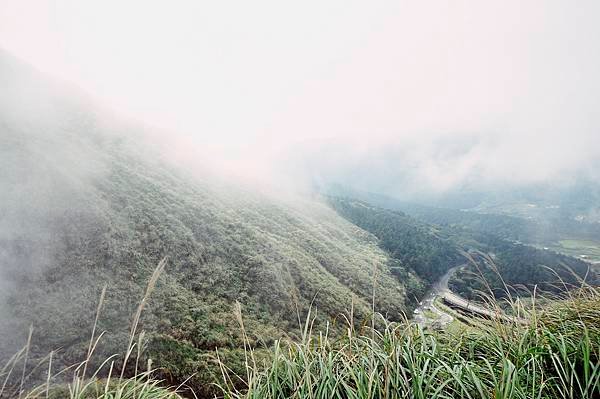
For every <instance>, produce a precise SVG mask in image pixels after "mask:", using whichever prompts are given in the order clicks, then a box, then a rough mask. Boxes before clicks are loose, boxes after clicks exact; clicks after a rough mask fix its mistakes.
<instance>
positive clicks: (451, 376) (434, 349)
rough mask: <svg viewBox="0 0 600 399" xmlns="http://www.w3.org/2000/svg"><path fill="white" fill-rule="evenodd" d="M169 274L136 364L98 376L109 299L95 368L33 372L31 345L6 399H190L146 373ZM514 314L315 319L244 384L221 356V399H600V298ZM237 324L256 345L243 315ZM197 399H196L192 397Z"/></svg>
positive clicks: (132, 359) (11, 373)
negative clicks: (318, 327) (462, 322)
mask: <svg viewBox="0 0 600 399" xmlns="http://www.w3.org/2000/svg"><path fill="white" fill-rule="evenodd" d="M164 266H165V263H164V261H163V262H161V264H159V266H158V267H157V269H156V270H155V272H154V274H153V275H152V277H151V279H150V282H149V284H148V288H147V290H146V293H145V295H144V297H143V298H142V301H141V303H140V306H139V307H138V309H137V312H136V313H135V315H134V317H133V321H132V325H131V329H130V338H129V342H128V346H127V348H125V351H124V354H122V355H120V356H116V355H115V356H112V357H109V358H108V359H106V360H105V361H104V363H103V364H102V365H101V366H100V367H99V368H97V369H95V370H88V366H89V364H90V359H91V356H92V354H93V353H94V350H95V349H96V346H97V345H98V343H99V342H100V340H101V338H102V335H103V334H102V333H99V334H97V332H96V325H97V321H98V317H99V315H100V313H101V308H102V303H103V299H104V291H103V293H102V295H101V298H100V301H99V304H98V309H97V312H96V316H95V319H94V321H93V326H92V329H91V337H90V341H89V346H88V351H87V356H86V358H85V359H84V360H83V361H82V362H81V363H79V364H76V365H74V366H72V367H69V368H66V369H62V370H58V371H55V370H54V369H53V366H52V359H53V353H50V354H49V355H48V356H47V357H46V358H44V359H42V360H41V361H37V363H36V364H29V363H28V355H29V348H30V347H31V342H30V339H29V340H28V342H27V344H26V345H25V346H24V348H23V349H22V350H21V351H19V352H18V353H17V354H15V356H13V358H12V359H10V360H9V362H8V363H7V364H6V365H5V366H4V367H2V368H0V398H4V397H6V398H9V397H10V398H13V397H18V398H23V399H34V398H36V399H37V398H57V399H58V398H67V399H94V398H95V399H175V398H181V396H180V395H181V394H180V391H181V389H180V388H182V387H183V385H184V384H182V385H180V386H179V387H165V386H163V384H162V382H161V381H158V380H156V379H155V377H154V375H155V373H154V370H153V369H152V366H151V364H150V363H148V364H146V365H140V364H138V359H140V358H141V356H140V355H141V352H142V351H143V348H144V342H145V340H144V333H143V332H141V333H140V332H138V331H137V329H138V323H139V320H140V315H141V313H142V311H143V309H144V305H145V303H146V302H147V300H148V298H149V296H150V294H151V292H152V289H153V287H154V285H155V284H156V281H157V279H158V276H159V275H160V273H161V272H162V269H163V268H164ZM374 289H375V288H374ZM374 292H375V291H374ZM510 303H511V305H512V306H513V313H514V314H515V315H519V316H520V317H519V319H517V318H515V319H514V322H511V319H510V317H506V316H505V315H500V313H499V316H498V318H497V319H494V320H488V321H485V322H484V321H479V322H478V323H477V328H476V329H474V328H471V329H467V330H464V331H463V332H460V333H450V332H444V331H424V330H423V329H421V328H419V327H418V326H416V325H414V324H412V323H410V321H404V322H401V323H389V322H387V321H386V320H385V318H384V317H381V316H379V317H380V319H381V320H380V321H379V320H378V322H375V321H374V320H372V321H371V322H370V323H363V327H361V329H359V330H356V329H355V327H354V326H355V324H356V323H355V322H354V320H352V316H351V315H350V316H349V317H348V318H347V319H345V321H346V325H347V328H346V333H345V334H342V335H341V336H340V334H339V333H335V334H333V333H331V334H330V332H329V331H328V330H326V331H319V332H317V331H313V328H312V326H313V322H314V320H315V317H314V316H313V315H311V312H310V311H309V314H308V316H307V317H306V321H305V323H304V325H303V326H301V330H302V334H301V339H300V340H299V341H291V340H279V341H276V343H275V345H274V346H273V347H272V348H268V350H267V351H266V352H267V355H266V356H265V355H264V352H265V351H264V350H261V356H260V357H259V356H257V354H256V351H255V350H256V348H254V347H252V346H251V345H250V340H248V339H247V338H246V339H245V344H244V348H240V349H243V351H244V353H245V368H246V370H245V371H246V372H245V373H244V374H243V375H238V374H235V373H234V372H233V371H232V370H231V369H230V368H229V367H228V365H227V364H225V363H224V362H222V361H221V360H220V357H219V351H216V353H215V360H216V361H217V362H219V364H220V366H221V371H222V379H221V381H220V382H216V383H215V388H217V390H216V391H217V392H220V397H224V398H227V399H283V398H298V399H300V398H302V399H304V398H309V399H321V398H323V399H325V398H327V399H329V398H340V399H342V398H343V399H351V398H356V399H359V398H360V399H370V398H373V399H375V398H386V399H387V398H389V399H393V398H415V399H425V398H431V399H436V398H480V399H483V398H486V399H488V398H494V399H504V398H515V399H521V398H523V399H525V398H527V399H530V398H536V399H550V398H552V399H555V398H568V399H574V398H580V399H591V398H600V360H599V359H600V289H598V288H593V287H589V286H585V285H582V287H580V288H579V289H577V290H574V291H570V292H569V293H568V294H567V295H566V296H565V297H564V298H563V299H561V300H556V301H553V302H551V304H550V305H545V306H544V307H539V306H538V305H537V304H536V300H535V295H534V299H533V300H532V301H529V302H528V303H529V304H528V305H527V307H526V306H525V305H523V304H522V303H521V302H519V301H511V302H510ZM497 308H500V306H497ZM234 313H235V316H236V318H237V319H238V322H239V324H240V328H241V332H242V336H244V337H247V333H246V330H245V327H244V320H243V315H242V307H241V305H240V304H236V306H235V308H234ZM351 314H352V313H351ZM523 319H526V320H527V322H526V323H523ZM375 326H377V328H375ZM337 331H339V329H338V330H337ZM29 337H31V333H30V335H29ZM128 362H129V366H128ZM131 363H133V364H131ZM126 369H127V370H132V371H128V373H126V372H125V370H126ZM40 370H44V373H45V375H46V376H47V377H46V382H45V383H42V384H39V385H38V386H35V387H31V386H30V384H28V379H29V376H30V375H31V374H33V373H34V372H36V371H37V373H38V374H39V371H40ZM126 374H127V376H126ZM60 376H62V377H63V379H62V382H61V383H60V384H57V383H56V381H57V378H58V377H60ZM67 376H68V378H65V377H67ZM185 395H186V396H190V397H193V396H195V394H194V392H192V391H190V390H187V391H186V392H185Z"/></svg>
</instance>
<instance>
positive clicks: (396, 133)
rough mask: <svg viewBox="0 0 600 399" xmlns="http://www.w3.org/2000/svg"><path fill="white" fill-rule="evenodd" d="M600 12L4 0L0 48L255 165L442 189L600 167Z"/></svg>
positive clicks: (533, 7) (572, 5)
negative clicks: (362, 171)
mask: <svg viewBox="0 0 600 399" xmlns="http://www.w3.org/2000/svg"><path fill="white" fill-rule="evenodd" d="M599 20H600V2H599V1H583V0H578V1H550V0H546V1H522V0H519V1H495V2H491V1H489V2H488V1H478V0H473V1H458V0H454V1H399V0H396V1H351V0H340V1H332V0H319V1H308V0H304V1H297V2H287V1H281V0H273V1H260V0H257V1H210V2H209V1H170V2H166V1H160V2H159V1H156V2H153V1H148V0H146V1H109V0H103V1H95V2H91V1H41V0H31V1H29V0H14V1H7V0H0V46H1V47H3V48H4V49H6V50H8V51H9V52H11V53H13V54H15V55H17V56H18V57H20V58H21V59H24V60H26V61H28V62H30V63H31V64H33V65H34V66H36V67H37V68H39V69H41V70H43V71H46V72H48V73H49V74H52V75H55V76H58V77H60V78H62V79H65V80H68V81H71V82H74V83H75V84H77V85H78V86H80V87H82V88H83V89H85V90H86V91H88V92H89V93H91V94H92V95H94V96H95V97H97V98H98V99H99V100H100V101H102V102H104V103H105V104H108V105H110V106H111V107H114V108H115V109H117V110H119V111H120V112H122V113H125V114H129V115H132V116H133V117H135V118H138V119H141V120H144V121H145V122H147V123H150V124H152V125H156V126H159V127H162V128H165V129H167V130H170V131H176V132H179V133H180V134H184V135H186V136H187V137H188V138H189V139H190V141H192V142H194V143H196V144H197V145H199V146H201V147H202V148H205V149H206V148H209V149H210V153H211V155H212V156H213V157H216V158H223V159H229V160H232V161H235V162H238V164H240V165H244V166H246V167H247V169H257V170H261V169H268V168H273V167H274V166H273V165H274V164H273V162H274V160H276V161H277V162H282V161H283V162H285V161H286V160H290V159H291V160H293V162H299V161H298V158H301V157H299V156H298V152H303V153H305V154H306V155H303V156H302V158H304V159H306V160H308V161H306V162H308V163H310V164H312V168H313V169H319V168H322V169H323V170H333V171H335V173H340V174H343V173H344V171H345V170H348V169H352V168H356V167H365V165H366V166H367V167H373V168H374V173H379V174H381V173H382V171H383V170H392V171H396V170H397V169H402V168H409V169H410V170H411V171H412V172H411V173H413V174H414V175H415V176H414V177H413V180H416V181H419V180H422V181H423V182H424V183H427V184H430V185H432V186H435V187H438V188H439V189H442V190H443V189H445V188H448V187H452V186H453V185H455V184H457V183H460V182H461V181H463V180H464V179H467V178H468V177H469V176H471V175H473V174H474V173H475V174H477V175H479V176H483V177H485V179H488V180H491V181H495V180H499V181H518V182H529V181H540V180H546V179H549V178H554V177H556V176H559V175H560V176H569V175H574V174H576V173H581V172H582V171H587V172H590V173H593V172H594V170H593V167H594V164H595V162H596V160H597V159H599V158H600V132H599V129H600V94H599V93H600V77H599V75H598V71H600V24H599V23H598V21H599ZM338 144H339V145H338ZM290 149H292V151H291V153H293V154H294V157H293V158H289V154H290ZM290 162H291V161H290ZM595 165H596V166H597V163H596V164H595ZM299 167H302V166H299ZM392 175H393V173H392Z"/></svg>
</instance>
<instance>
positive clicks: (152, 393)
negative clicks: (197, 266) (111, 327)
mask: <svg viewBox="0 0 600 399" xmlns="http://www.w3.org/2000/svg"><path fill="white" fill-rule="evenodd" d="M165 265H166V259H163V260H162V261H161V262H160V263H159V264H158V266H157V267H156V269H155V270H154V273H153V274H152V276H151V277H150V280H149V281H148V286H147V288H146V292H145V294H144V296H143V298H142V299H141V301H140V304H139V306H138V308H137V311H136V313H135V315H134V316H133V320H132V324H131V327H130V333H129V342H128V345H127V347H126V348H125V350H124V353H123V354H122V355H113V356H111V357H109V358H107V359H105V360H104V362H103V363H102V364H101V365H100V367H98V368H96V369H95V370H93V371H90V370H88V366H89V365H90V362H91V358H92V355H93V354H94V351H95V349H96V347H97V346H98V344H99V342H100V340H101V339H102V336H103V335H104V333H100V334H97V331H96V327H97V324H98V318H99V317H100V313H101V310H102V305H103V303H104V297H105V294H106V287H104V288H103V290H102V293H101V294H100V299H99V301H98V308H97V310H96V315H95V318H94V321H93V326H92V330H91V337H90V341H89V345H88V350H87V354H86V357H85V359H84V360H82V361H81V362H80V363H77V364H74V365H72V366H70V367H66V368H61V369H59V370H54V369H53V367H52V366H53V364H52V359H53V355H54V352H50V354H49V355H48V356H46V357H44V358H43V359H41V360H39V361H37V363H36V364H33V365H30V364H28V361H29V351H30V348H31V344H32V343H31V335H32V329H30V330H29V336H28V339H27V342H26V344H25V346H24V347H23V348H22V349H21V350H20V351H18V352H17V353H16V354H15V355H14V356H12V357H11V358H10V359H9V360H8V361H7V362H6V364H5V365H4V366H3V367H1V368H0V398H20V399H41V398H46V399H51V398H53V399H94V398H95V399H177V398H180V396H179V394H178V393H177V392H178V391H179V388H181V387H182V386H183V384H182V385H181V386H179V387H177V388H175V389H169V388H165V387H163V386H162V385H161V381H158V380H156V379H154V378H153V375H154V372H153V371H154V370H152V368H151V362H148V364H147V365H146V368H145V369H142V367H141V365H140V364H139V363H138V361H139V359H140V358H141V354H142V351H143V349H144V345H145V339H144V337H145V334H144V332H138V325H139V321H140V316H141V314H142V311H143V310H144V307H145V305H146V303H147V301H148V299H149V298H150V295H151V293H152V291H153V289H154V287H155V285H156V282H157V281H158V278H159V276H160V274H161V273H162V271H163V269H164V267H165ZM130 361H131V362H133V363H134V364H133V365H131V364H128V362H130ZM28 366H30V367H28ZM128 367H129V368H131V367H133V373H132V376H131V377H125V370H127V369H128ZM42 369H45V370H42ZM118 370H120V371H118ZM40 371H44V374H45V376H46V382H45V383H43V384H39V385H37V386H34V387H31V386H30V385H31V384H28V383H29V379H30V377H31V376H32V375H34V374H36V373H37V374H39V373H40ZM57 380H58V381H61V382H60V383H56V381H57Z"/></svg>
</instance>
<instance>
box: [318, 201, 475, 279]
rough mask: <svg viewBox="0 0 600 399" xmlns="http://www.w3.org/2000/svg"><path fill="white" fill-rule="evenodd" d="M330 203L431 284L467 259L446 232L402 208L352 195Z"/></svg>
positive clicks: (403, 264)
mask: <svg viewBox="0 0 600 399" xmlns="http://www.w3.org/2000/svg"><path fill="white" fill-rule="evenodd" d="M329 203H330V204H331V206H332V207H333V208H334V209H335V210H336V211H337V212H338V213H339V214H340V215H342V216H343V217H345V218H346V219H348V220H349V221H351V222H352V223H354V224H356V225H357V226H359V227H361V228H363V229H365V230H367V231H369V232H371V233H373V234H374V235H375V236H376V237H377V238H379V243H380V245H381V247H382V248H383V249H385V250H386V251H388V252H389V253H390V255H391V256H392V257H393V258H394V259H397V260H398V261H399V262H400V265H402V266H404V267H405V268H407V269H409V270H413V271H415V272H416V273H417V274H418V275H419V276H420V277H422V278H423V279H425V280H426V281H428V282H430V283H433V282H434V281H435V280H436V279H437V278H438V277H439V276H441V275H442V274H444V273H445V272H446V271H447V270H448V269H449V268H451V267H453V266H456V265H457V264H458V262H461V261H464V258H463V257H462V256H461V255H460V254H459V248H458V246H457V245H456V244H455V243H454V242H453V241H451V240H450V239H449V238H448V237H444V233H442V232H440V231H439V230H436V229H435V228H433V227H432V226H430V225H426V224H424V223H420V222H418V221H417V220H415V219H413V218H411V217H409V216H407V215H406V214H404V213H402V212H400V211H393V210H389V209H384V208H379V207H376V206H373V205H370V204H368V203H366V202H363V201H359V200H356V199H350V198H341V197H329Z"/></svg>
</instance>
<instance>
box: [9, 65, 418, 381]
mask: <svg viewBox="0 0 600 399" xmlns="http://www.w3.org/2000/svg"><path fill="white" fill-rule="evenodd" d="M0 76H1V77H2V78H1V79H2V80H3V82H5V83H7V85H8V84H9V83H10V90H6V91H3V92H1V93H0V104H2V107H1V108H0V166H1V167H2V170H3V173H2V174H0V187H1V190H0V200H1V203H2V205H3V206H2V209H1V212H0V277H1V280H0V281H2V290H1V292H2V293H1V294H0V296H1V298H0V303H2V304H3V305H5V306H3V307H1V308H0V312H1V314H0V316H1V317H2V319H3V321H5V322H3V323H2V326H0V330H1V331H0V337H3V339H2V340H1V341H2V342H0V344H1V346H2V347H3V348H4V352H3V353H2V352H1V351H0V354H2V355H6V354H7V353H8V351H9V350H10V349H12V348H14V347H15V346H16V345H17V344H20V343H22V342H23V340H24V335H25V333H26V330H27V327H28V326H29V325H30V324H32V325H33V326H34V336H33V342H34V345H35V348H34V349H33V352H34V355H37V356H42V355H45V354H46V353H47V352H48V351H50V350H52V349H58V348H60V351H59V352H58V354H57V355H56V358H55V359H56V363H57V364H59V363H63V364H69V363H70V362H73V361H75V360H79V359H80V357H79V356H80V355H81V354H82V353H84V352H85V350H86V348H87V347H86V345H87V339H88V337H89V334H90V330H91V325H92V322H93V316H94V312H95V309H96V306H97V303H98V297H99V294H100V291H101V288H102V286H103V285H104V284H106V285H107V286H108V291H107V296H106V301H105V303H104V305H103V308H102V313H101V316H100V321H99V330H100V331H107V334H106V336H105V337H104V340H103V344H102V345H101V348H99V351H98V359H102V358H103V357H105V356H106V355H107V354H112V353H118V352H122V350H123V349H124V348H125V346H126V339H127V333H128V327H129V324H130V317H131V315H132V314H133V313H134V311H135V308H136V306H137V304H138V302H139V300H140V298H141V297H142V295H143V291H144V288H145V285H146V282H147V280H148V278H149V276H150V275H151V273H152V271H153V269H154V267H155V266H156V265H157V264H158V262H159V261H160V260H161V259H163V258H166V259H167V262H168V264H167V267H166V270H165V273H164V274H163V275H162V276H161V278H160V279H159V282H158V285H157V287H156V290H155V292H154V293H153V296H152V298H151V301H150V303H149V305H148V307H147V311H146V312H145V313H144V317H143V319H142V324H141V328H142V329H143V330H146V331H147V332H148V335H147V336H148V337H149V338H150V346H149V353H150V354H152V356H153V358H154V359H155V360H156V361H157V364H156V363H155V364H156V365H157V366H159V367H163V372H164V375H165V378H169V379H171V380H173V381H178V380H181V379H182V378H186V377H188V376H189V375H191V374H192V373H198V374H197V376H196V377H195V378H194V380H193V383H194V384H196V385H198V386H204V384H206V383H207V382H208V381H210V379H211V373H212V372H213V370H211V367H212V366H211V362H210V361H208V360H207V358H206V356H207V355H208V354H213V353H214V350H215V348H226V349H225V352H224V355H223V356H225V357H227V356H229V357H232V358H233V359H238V364H241V361H240V360H239V359H241V358H240V357H239V356H240V355H241V353H243V351H242V352H240V348H241V335H240V333H239V332H238V331H239V329H238V327H237V322H236V319H235V317H234V315H233V312H232V308H233V305H234V303H235V302H236V301H239V302H240V303H241V304H242V308H243V312H244V317H245V322H246V328H247V330H248V332H249V334H250V339H251V341H252V342H253V343H256V344H258V343H259V342H267V343H268V342H270V341H271V340H273V339H275V338H278V337H281V336H283V335H286V334H291V335H294V334H296V333H297V331H298V317H301V318H304V317H305V315H306V314H307V312H308V309H309V307H311V306H312V307H313V308H316V309H317V312H318V318H317V320H316V323H317V324H319V323H324V322H326V321H328V320H332V319H333V318H335V317H337V316H338V315H339V314H340V313H342V312H345V311H347V310H349V309H350V307H351V306H354V315H355V318H356V320H357V322H360V321H361V319H364V318H365V317H367V316H368V314H369V313H370V307H371V304H370V301H371V295H372V287H373V281H372V275H373V271H374V268H375V269H376V275H377V276H378V277H377V278H378V281H377V285H376V287H377V292H378V295H377V299H376V304H375V306H376V308H377V310H378V311H380V312H382V313H384V314H387V315H388V317H389V318H390V319H399V318H401V317H402V315H403V312H405V311H406V310H407V305H406V302H405V300H406V291H405V288H404V286H403V283H402V282H401V281H399V280H398V279H397V278H396V277H394V276H393V275H392V274H391V272H390V271H389V263H390V262H392V259H391V258H390V257H389V256H388V255H387V254H386V253H385V252H384V251H382V250H381V249H380V248H378V246H377V241H376V239H375V238H374V237H373V236H372V235H370V234H368V233H367V232H365V231H363V230H361V229H360V228H358V227H356V226H354V225H352V224H351V223H349V222H347V221H346V220H344V219H343V218H341V217H340V216H339V215H337V214H336V213H335V212H334V211H333V210H331V209H330V208H329V207H328V206H326V205H325V204H323V203H320V202H318V201H316V200H311V199H301V198H296V199H289V198H288V199H282V198H278V197H276V196H274V195H269V194H260V193H258V192H255V191H254V190H252V189H244V188H240V187H235V186H234V185H233V184H231V183H226V182H221V181H217V180H215V179H214V178H207V179H205V181H199V180H198V179H196V178H192V177H190V176H188V175H186V174H185V173H183V172H181V171H179V170H175V169H174V168H173V167H171V166H169V165H168V164H166V163H164V162H161V161H160V160H158V159H157V158H155V157H154V156H153V155H154V152H153V150H151V149H149V148H147V146H145V145H144V144H143V143H142V141H141V137H143V134H142V132H141V130H142V129H141V128H139V127H137V126H135V125H133V124H130V123H126V122H123V121H121V120H119V119H115V118H114V117H112V116H111V115H109V114H108V113H106V112H104V111H102V110H100V111H99V110H97V109H95V108H92V107H91V106H90V102H89V101H88V100H86V99H85V96H83V95H82V96H80V97H77V96H76V95H73V93H72V92H71V91H63V89H62V86H60V85H59V84H56V83H48V81H47V80H45V78H43V77H40V76H39V75H38V74H37V73H36V72H35V71H31V70H29V69H28V68H27V67H26V66H21V65H20V64H19V63H18V62H17V61H14V60H12V59H7V58H6V56H5V55H4V56H2V55H1V54H0ZM40 109H45V110H47V111H48V112H38V111H39V110H40ZM28 111H31V112H33V113H29V112H28ZM334 328H335V326H334ZM227 348H229V349H227ZM233 364H235V362H234V363H233Z"/></svg>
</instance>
